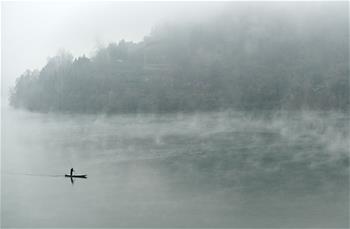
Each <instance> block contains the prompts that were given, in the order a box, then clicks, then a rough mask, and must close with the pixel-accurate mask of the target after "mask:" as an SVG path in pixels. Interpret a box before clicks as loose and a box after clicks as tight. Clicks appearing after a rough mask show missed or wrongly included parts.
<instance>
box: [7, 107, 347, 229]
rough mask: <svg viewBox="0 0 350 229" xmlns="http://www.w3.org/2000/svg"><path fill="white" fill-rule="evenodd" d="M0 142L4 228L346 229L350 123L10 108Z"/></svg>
mask: <svg viewBox="0 0 350 229" xmlns="http://www.w3.org/2000/svg"><path fill="white" fill-rule="evenodd" d="M1 140H2V155H1V219H2V220H1V227H240V228H242V227H245V228H247V227H250V228H252V227H257V228H263V227H264V228H267V227H268V228H271V227H278V228H287V227H294V228H308V227H313V228H320V227H324V228H336V227H349V116H348V115H347V114H343V113H335V112H310V111H309V112H307V111H302V112H278V113H271V112H267V113H264V112H259V113H258V114H255V115H253V114H251V113H249V112H248V113H246V112H237V111H225V112H208V113H201V112H197V113H188V114H181V113H178V114H134V115H127V114H124V115H122V114H121V115H111V116H107V115H68V114H51V113H48V114H36V113H30V112H25V111H16V110H12V109H10V108H6V109H5V110H4V112H3V114H2V139H1ZM71 167H74V169H75V171H76V173H80V174H85V173H86V174H88V179H75V180H74V184H71V182H70V179H69V178H64V177H63V175H64V174H65V173H69V169H70V168H71ZM29 174H31V175H29Z"/></svg>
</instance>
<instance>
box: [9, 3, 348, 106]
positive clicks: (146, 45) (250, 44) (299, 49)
mask: <svg viewBox="0 0 350 229" xmlns="http://www.w3.org/2000/svg"><path fill="white" fill-rule="evenodd" d="M261 6H262V5H259V4H257V5H249V4H235V5H234V7H232V9H227V11H226V12H224V13H222V14H220V15H217V16H215V17H213V18H212V19H210V20H209V19H207V20H203V21H200V20H197V21H193V22H186V23H185V22H182V23H164V24H161V25H158V26H156V27H155V28H154V29H153V30H152V31H151V33H150V34H149V35H148V36H145V38H144V39H143V41H142V42H138V43H134V42H127V41H124V40H122V41H119V42H117V43H111V44H109V45H108V46H107V47H104V48H101V49H99V50H98V51H97V52H96V54H95V55H94V56H92V57H91V58H87V57H85V56H82V57H77V58H73V56H72V55H70V54H69V53H60V54H59V55H57V56H55V57H53V58H50V59H49V60H48V62H47V64H46V66H44V67H43V68H42V69H41V70H34V71H26V72H25V73H24V74H23V75H22V76H20V77H19V78H18V79H17V81H16V85H15V87H14V88H13V89H12V90H11V96H10V104H11V105H12V106H13V107H16V108H25V109H29V110H32V111H40V112H47V111H59V112H80V113H85V112H86V113H99V112H107V113H118V112H175V111H194V110H221V109H231V108H232V109H239V110H252V109H254V110H255V109H293V110H295V109H316V110H348V109H349V104H350V102H349V68H348V67H349V66H348V65H349V56H348V43H349V33H348V30H349V28H348V9H347V3H344V4H332V3H323V4H321V3H317V4H316V3H315V4H314V5H313V4H312V3H310V4H309V5H307V7H305V4H303V3H294V5H293V4H291V3H289V5H288V7H285V6H283V4H278V7H276V6H275V5H274V4H273V3H270V4H264V7H261Z"/></svg>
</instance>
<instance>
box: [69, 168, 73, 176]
mask: <svg viewBox="0 0 350 229" xmlns="http://www.w3.org/2000/svg"><path fill="white" fill-rule="evenodd" d="M73 172H74V169H73V168H71V169H70V176H73Z"/></svg>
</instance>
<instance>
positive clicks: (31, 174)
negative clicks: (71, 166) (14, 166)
mask: <svg viewBox="0 0 350 229" xmlns="http://www.w3.org/2000/svg"><path fill="white" fill-rule="evenodd" d="M3 174H5V175H20V176H37V177H64V175H53V174H35V173H11V172H8V173H3Z"/></svg>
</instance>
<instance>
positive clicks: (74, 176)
mask: <svg viewBox="0 0 350 229" xmlns="http://www.w3.org/2000/svg"><path fill="white" fill-rule="evenodd" d="M64 176H65V177H70V178H87V175H86V174H85V175H72V176H71V175H67V174H65V175H64Z"/></svg>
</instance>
